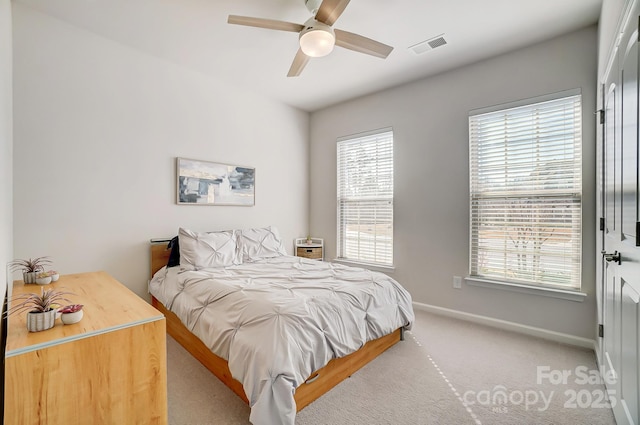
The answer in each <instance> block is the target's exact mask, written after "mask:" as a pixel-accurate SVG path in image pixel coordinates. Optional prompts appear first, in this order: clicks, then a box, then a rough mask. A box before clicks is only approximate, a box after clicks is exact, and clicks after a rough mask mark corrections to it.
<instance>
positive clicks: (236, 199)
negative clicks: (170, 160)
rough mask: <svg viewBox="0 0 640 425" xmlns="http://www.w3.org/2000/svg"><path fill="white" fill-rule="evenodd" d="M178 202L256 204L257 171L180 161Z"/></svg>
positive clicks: (183, 159) (225, 165)
mask: <svg viewBox="0 0 640 425" xmlns="http://www.w3.org/2000/svg"><path fill="white" fill-rule="evenodd" d="M176 171H177V173H176V174H177V177H178V178H177V190H178V191H177V203H178V204H186V205H244V206H252V205H255V174H256V169H255V168H251V167H242V166H239V165H229V164H221V163H217V162H207V161H199V160H194V159H185V158H177V164H176Z"/></svg>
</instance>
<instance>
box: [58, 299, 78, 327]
mask: <svg viewBox="0 0 640 425" xmlns="http://www.w3.org/2000/svg"><path fill="white" fill-rule="evenodd" d="M58 311H59V312H60V313H61V316H60V320H61V321H62V323H64V324H65V325H71V324H73V323H78V322H79V321H80V319H82V316H83V314H84V313H82V304H71V305H67V306H64V307H62V308H61V309H60V310H58Z"/></svg>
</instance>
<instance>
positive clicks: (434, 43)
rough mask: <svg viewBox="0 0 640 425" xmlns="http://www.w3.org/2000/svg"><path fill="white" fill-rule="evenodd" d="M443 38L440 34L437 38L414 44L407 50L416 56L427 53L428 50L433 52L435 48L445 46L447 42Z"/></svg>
mask: <svg viewBox="0 0 640 425" xmlns="http://www.w3.org/2000/svg"><path fill="white" fill-rule="evenodd" d="M443 36H444V34H440V35H439V36H437V37H433V38H431V39H429V40H426V41H422V42H420V43H418V44H414V45H413V46H410V47H409V49H411V50H413V53H415V54H416V55H419V54H422V53H424V52H428V51H429V50H433V49H435V48H436V47H440V46H444V45H445V44H447V40H445V39H444V37H443Z"/></svg>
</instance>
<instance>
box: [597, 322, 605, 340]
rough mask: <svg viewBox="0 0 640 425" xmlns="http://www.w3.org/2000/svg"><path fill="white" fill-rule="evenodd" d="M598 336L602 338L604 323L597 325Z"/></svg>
mask: <svg viewBox="0 0 640 425" xmlns="http://www.w3.org/2000/svg"><path fill="white" fill-rule="evenodd" d="M598 336H599V337H600V338H604V325H598Z"/></svg>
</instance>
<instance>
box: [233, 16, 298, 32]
mask: <svg viewBox="0 0 640 425" xmlns="http://www.w3.org/2000/svg"><path fill="white" fill-rule="evenodd" d="M227 22H228V23H230V24H235V25H246V26H249V27H258V28H267V29H270V30H278V31H291V32H300V31H302V30H303V29H304V25H300V24H294V23H293V22H285V21H276V20H274V19H263V18H251V17H249V16H238V15H229V19H228V20H227Z"/></svg>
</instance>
